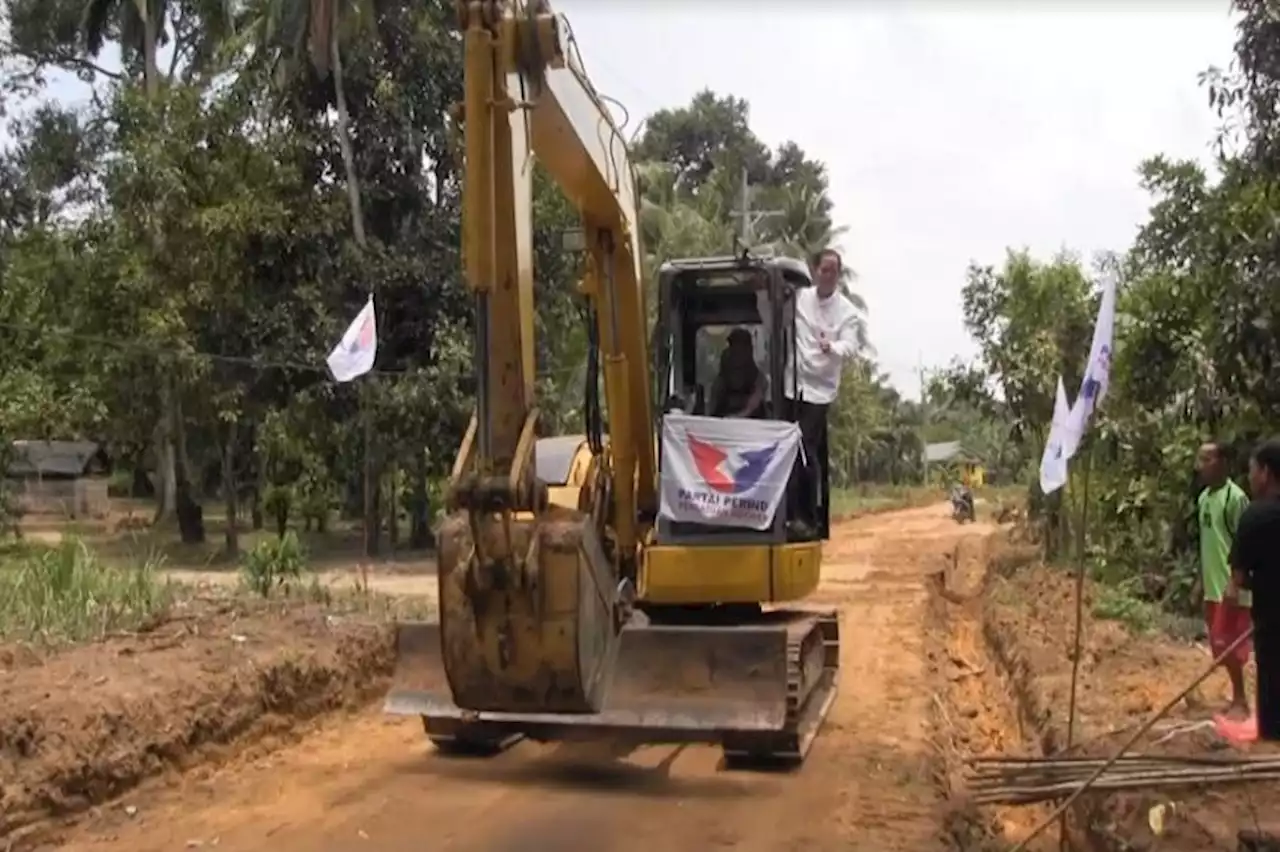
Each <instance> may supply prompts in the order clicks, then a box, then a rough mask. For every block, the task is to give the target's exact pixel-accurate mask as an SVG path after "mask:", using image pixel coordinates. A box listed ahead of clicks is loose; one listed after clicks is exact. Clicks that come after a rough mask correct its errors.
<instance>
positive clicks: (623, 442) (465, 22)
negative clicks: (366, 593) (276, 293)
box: [401, 0, 657, 713]
mask: <svg viewBox="0 0 1280 852" xmlns="http://www.w3.org/2000/svg"><path fill="white" fill-rule="evenodd" d="M459 15H460V19H461V24H462V29H463V50H464V62H465V76H464V101H463V104H462V120H463V128H464V141H465V157H466V162H465V168H464V178H463V262H464V265H465V277H466V281H467V284H468V286H469V288H470V289H471V291H472V293H473V294H474V297H475V311H476V326H475V361H476V370H477V395H476V411H475V415H474V417H473V419H472V424H471V428H469V429H468V430H467V434H466V436H465V437H464V439H463V443H462V446H461V447H460V449H459V452H458V456H457V459H456V461H455V464H454V472H453V478H452V482H451V486H450V491H449V498H448V508H449V515H448V517H447V518H446V521H445V523H444V525H443V528H442V530H441V536H440V539H441V544H440V559H439V577H440V586H439V588H440V609H441V616H440V630H439V633H440V643H441V649H440V653H441V656H442V657H443V660H444V669H445V673H446V675H447V677H448V684H449V690H450V692H451V694H452V698H453V701H454V702H456V704H457V706H458V707H461V708H462V709H464V710H467V711H497V712H525V713H530V712H559V713H591V712H596V711H598V710H599V709H600V707H601V704H602V702H603V699H604V695H605V693H606V692H607V690H608V688H609V684H610V682H611V675H612V669H613V663H614V661H615V659H616V655H617V650H618V645H619V635H620V633H621V632H622V626H623V623H624V622H625V621H626V619H627V617H628V615H629V608H630V602H631V600H632V599H633V598H634V594H633V592H634V588H635V586H634V584H635V581H636V578H637V573H638V570H637V568H638V561H639V554H640V535H641V534H642V532H643V531H642V530H641V529H640V524H639V521H640V519H642V518H646V519H651V518H652V517H653V515H654V513H655V512H656V508H657V507H656V501H657V497H656V491H657V488H656V480H657V469H656V459H655V448H654V443H653V438H652V434H653V432H652V429H653V413H652V405H651V402H650V399H649V380H648V370H649V356H648V351H647V350H648V336H647V334H646V331H645V317H646V310H645V304H644V290H643V283H642V281H641V274H640V269H641V254H640V244H639V234H638V222H637V216H638V209H639V208H638V199H637V196H636V183H635V179H634V176H633V173H632V167H631V162H630V159H629V158H628V156H627V148H626V145H625V142H624V140H623V138H622V135H621V133H620V132H619V129H618V127H617V126H616V125H615V123H614V121H613V118H612V117H611V116H610V114H609V111H608V109H607V107H606V106H605V104H604V103H603V101H602V100H601V99H600V97H599V95H598V94H597V93H596V91H595V90H594V88H593V87H592V86H591V84H590V82H589V81H588V80H587V78H586V76H585V75H584V73H583V71H582V68H581V64H580V62H578V61H577V60H576V59H575V58H573V57H572V56H567V55H566V49H567V48H568V46H569V44H570V41H571V40H570V39H569V38H568V35H567V32H566V29H565V25H564V24H563V23H562V22H561V21H560V20H559V19H558V18H557V17H556V16H555V15H553V14H552V12H551V10H550V9H549V8H548V7H547V5H546V4H545V3H541V2H535V3H531V4H528V5H525V4H517V3H515V2H510V0H487V2H469V3H463V4H460V6H459ZM535 160H536V162H538V163H539V164H541V166H542V167H543V168H544V169H546V171H547V172H548V173H549V174H550V176H551V177H552V178H553V179H554V180H555V181H556V183H557V184H558V185H559V186H560V188H561V189H562V190H563V191H564V193H565V195H566V196H567V197H568V199H569V201H570V202H571V203H572V204H573V205H574V206H575V207H576V208H577V210H578V212H579V214H580V216H581V221H582V234H583V235H584V237H585V239H584V240H583V242H584V246H583V248H584V249H585V252H586V264H585V266H586V270H585V274H584V280H583V282H582V291H583V293H584V295H585V296H586V298H587V300H588V302H589V304H590V306H591V309H592V310H591V311H590V313H591V315H592V317H593V323H594V327H593V328H592V329H591V331H592V332H593V333H592V335H591V337H592V339H593V344H598V348H599V351H598V352H593V355H597V356H599V362H600V363H602V364H603V376H604V392H605V393H604V395H605V403H606V406H607V410H608V414H609V426H610V434H609V440H608V442H607V446H606V445H605V442H604V440H603V435H602V429H601V428H600V425H599V424H598V423H597V425H596V428H595V430H594V431H595V432H596V439H595V440H594V441H591V442H590V443H591V453H592V463H591V472H590V474H589V478H590V481H591V487H589V488H584V489H582V492H581V493H582V495H583V496H582V498H581V500H580V502H579V505H578V507H577V511H572V510H565V509H562V508H559V507H555V506H551V505H549V501H548V495H547V488H546V485H545V484H543V483H542V482H541V481H540V480H539V478H538V476H537V471H536V470H535V464H534V461H535V457H536V456H535V452H534V450H535V447H536V444H537V440H538V438H539V436H540V428H539V423H538V409H537V406H536V400H535V397H534V388H535V383H534V354H533V353H534V339H533V335H534V328H535V324H534V290H533V287H534V281H533V241H532V234H533V222H532V216H533V204H532V170H533V167H534V162H535ZM593 363H596V362H595V360H594V359H593ZM595 378H596V377H594V376H592V377H589V380H588V381H589V382H590V383H591V384H592V385H593V386H594V382H595ZM596 414H597V415H599V411H598V410H597V411H596ZM588 431H589V432H591V431H593V430H591V429H588ZM406 635H409V636H410V639H412V631H408V632H406V631H403V630H402V632H401V637H402V642H403V641H404V637H405V636H406Z"/></svg>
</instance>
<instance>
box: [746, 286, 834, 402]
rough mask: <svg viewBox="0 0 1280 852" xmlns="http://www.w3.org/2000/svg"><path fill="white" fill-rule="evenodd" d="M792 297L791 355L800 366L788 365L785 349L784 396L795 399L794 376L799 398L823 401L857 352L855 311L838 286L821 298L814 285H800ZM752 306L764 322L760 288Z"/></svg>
mask: <svg viewBox="0 0 1280 852" xmlns="http://www.w3.org/2000/svg"><path fill="white" fill-rule="evenodd" d="M795 300H796V345H795V353H794V356H795V357H797V358H799V361H800V365H799V367H800V368H799V370H793V369H792V359H793V354H792V352H791V351H788V352H787V369H786V379H785V382H784V384H785V386H786V387H785V390H784V393H785V394H786V396H787V398H788V399H795V398H796V393H795V388H794V387H793V385H794V384H795V380H796V379H798V380H799V382H800V398H801V399H802V400H803V401H804V402H812V403H815V404H817V405H827V404H830V403H831V402H832V401H833V400H835V398H836V392H837V391H838V390H840V374H841V373H842V372H843V370H844V362H845V361H847V360H848V359H850V358H852V357H853V356H854V355H856V354H857V352H858V336H857V327H858V311H857V309H856V308H854V306H853V302H851V301H849V299H848V298H846V297H845V295H844V294H843V293H841V292H840V290H839V289H837V290H836V291H835V292H834V293H832V294H831V295H830V296H828V297H826V298H825V299H824V298H822V297H821V296H819V295H818V288H817V287H816V286H812V287H800V288H798V289H797V290H796V291H795ZM756 307H757V308H758V310H759V311H760V318H761V319H763V320H764V321H765V322H766V323H767V322H768V321H769V320H768V316H769V313H768V312H769V294H768V293H766V292H764V291H763V290H762V291H760V292H758V293H757V294H756ZM824 340H825V341H826V342H827V343H829V344H830V346H831V351H829V352H823V351H822V342H823V341H824ZM793 376H794V378H793Z"/></svg>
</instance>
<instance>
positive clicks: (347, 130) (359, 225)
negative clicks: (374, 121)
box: [329, 27, 365, 248]
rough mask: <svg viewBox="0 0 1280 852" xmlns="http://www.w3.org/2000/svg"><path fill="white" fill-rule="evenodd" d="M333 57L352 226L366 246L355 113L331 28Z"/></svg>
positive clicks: (340, 137)
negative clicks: (353, 121)
mask: <svg viewBox="0 0 1280 852" xmlns="http://www.w3.org/2000/svg"><path fill="white" fill-rule="evenodd" d="M329 61H330V62H331V63H332V64H333V95H334V100H336V101H337V104H338V147H339V148H340V149H341V151H342V165H343V168H345V169H346V172H347V201H348V202H349V203H350V205H351V230H352V231H354V232H355V235H356V244H357V245H358V246H360V248H364V247H365V236H364V208H363V207H362V206H361V204H360V176H359V175H358V174H357V173H356V158H355V153H354V152H353V151H352V150H351V114H350V112H348V110H347V92H346V87H345V86H344V85H343V79H342V51H340V50H339V49H338V32H337V28H336V27H331V28H330V33H329Z"/></svg>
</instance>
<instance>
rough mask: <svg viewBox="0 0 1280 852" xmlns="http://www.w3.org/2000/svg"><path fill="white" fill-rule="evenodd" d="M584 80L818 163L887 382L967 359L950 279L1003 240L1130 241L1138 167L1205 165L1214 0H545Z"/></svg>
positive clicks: (1040, 251) (913, 383)
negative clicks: (575, 51) (729, 103)
mask: <svg viewBox="0 0 1280 852" xmlns="http://www.w3.org/2000/svg"><path fill="white" fill-rule="evenodd" d="M554 6H555V8H556V10H557V11H558V12H561V13H563V14H564V15H565V16H566V17H567V18H568V19H569V21H570V23H571V24H572V26H573V29H574V33H575V35H576V36H577V40H578V43H579V45H580V47H581V50H582V55H583V60H584V62H585V64H586V66H587V71H588V74H589V76H590V77H591V78H592V80H593V81H594V83H595V85H596V87H597V89H599V90H601V91H602V92H604V93H605V94H608V95H610V96H612V97H615V98H617V99H618V100H621V101H622V102H623V103H624V104H625V105H626V106H627V108H628V111H629V112H630V113H631V115H632V116H638V115H646V114H649V113H651V112H653V111H654V110H656V109H661V108H663V107H673V106H680V105H683V104H686V103H688V102H689V100H690V99H691V98H692V97H693V95H694V94H695V93H696V92H698V91H699V90H701V89H704V88H710V89H712V90H714V91H715V92H717V93H718V94H722V95H723V94H733V95H736V96H738V97H741V98H745V99H746V100H747V101H748V102H749V103H750V105H751V125H752V128H753V129H754V130H755V131H756V133H757V134H758V135H759V136H760V137H761V138H762V139H763V140H764V141H765V142H766V143H767V144H769V145H771V146H775V147H776V146H777V145H778V144H779V143H781V142H782V141H784V140H786V139H791V140H793V141H795V142H796V143H797V144H799V145H800V146H801V147H802V148H803V149H804V150H805V151H806V152H807V153H808V154H809V155H810V156H812V157H815V158H817V159H819V160H821V161H823V162H825V163H826V165H827V168H828V171H829V173H830V179H831V198H832V200H833V202H834V204H835V218H836V220H837V223H838V224H841V225H845V226H847V228H848V236H847V237H846V238H845V239H844V241H843V245H842V246H841V249H842V251H843V252H844V254H845V260H846V262H847V263H849V264H850V265H851V266H852V267H853V268H854V269H855V270H856V272H857V274H858V283H857V285H856V286H857V288H858V289H859V291H860V292H861V293H862V295H863V297H864V298H865V299H866V301H867V307H868V324H869V328H870V334H871V341H872V344H873V345H874V346H875V348H876V350H877V356H878V360H879V362H880V364H881V367H882V369H884V370H885V371H886V372H887V373H888V374H889V376H890V378H891V380H892V382H893V384H894V385H895V386H896V387H897V388H898V389H899V390H900V391H902V392H904V393H905V394H907V395H910V396H918V391H919V384H920V374H919V370H920V368H921V367H922V366H923V367H925V368H929V367H934V366H943V365H945V364H946V363H947V362H948V361H949V360H951V359H952V358H953V357H955V356H961V357H963V358H966V359H968V358H970V357H972V356H973V355H974V353H975V351H976V349H975V347H974V346H973V344H972V342H971V341H970V340H969V338H968V335H967V334H966V333H965V331H964V327H963V320H962V316H961V307H960V291H961V288H962V287H963V286H964V275H965V270H966V268H967V267H968V265H969V263H970V261H977V262H979V263H981V264H992V265H998V264H999V263H1001V262H1002V260H1003V258H1004V254H1005V249H1006V248H1007V247H1014V248H1023V247H1025V248H1028V249H1030V250H1031V251H1032V252H1033V253H1034V254H1036V255H1038V256H1041V257H1044V258H1046V259H1048V258H1049V257H1051V256H1052V255H1053V254H1055V253H1056V252H1058V251H1059V250H1061V249H1063V248H1069V249H1071V250H1073V251H1076V252H1078V253H1079V254H1080V255H1081V256H1082V257H1084V258H1086V259H1088V258H1091V257H1092V256H1094V254H1095V253H1097V252H1100V251H1124V250H1125V249H1126V248H1128V246H1129V244H1130V242H1131V241H1132V238H1133V236H1134V233H1135V231H1136V229H1137V227H1138V226H1139V225H1140V223H1141V222H1142V221H1143V220H1144V219H1145V217H1146V212H1147V208H1148V206H1149V203H1148V198H1147V196H1146V194H1145V193H1144V192H1143V191H1142V190H1141V189H1140V187H1139V186H1138V179H1137V173H1136V169H1137V166H1138V164H1139V163H1140V162H1141V161H1142V160H1143V159H1145V158H1147V157H1150V156H1152V155H1154V154H1157V153H1164V154H1166V155H1168V156H1171V157H1177V158H1199V159H1204V160H1206V161H1207V159H1208V157H1209V154H1210V147H1209V146H1210V143H1211V142H1212V140H1213V137H1214V134H1215V132H1216V128H1217V121H1216V119H1215V117H1214V115H1213V113H1212V112H1211V111H1210V109H1209V106H1208V96H1207V93H1206V92H1205V91H1204V90H1203V89H1202V88H1200V87H1199V85H1198V83H1197V75H1198V74H1199V73H1200V72H1201V71H1204V70H1205V69H1206V68H1208V67H1209V66H1210V65H1219V66H1222V67H1226V66H1228V65H1229V63H1230V61H1231V58H1232V53H1231V47H1232V43H1233V40H1234V31H1233V28H1232V22H1231V18H1230V15H1229V8H1228V5H1227V3H1225V2H1214V0H1169V2H1161V3H1157V2H1139V0H1128V2H1114V3H1101V2H1076V3H1065V2H1061V3H1040V4H1035V3H1029V2H1023V3H1015V2H1013V0H1003V2H994V0H986V2H981V0H978V2H973V0H971V2H964V3H942V2H932V3H928V2H925V3H919V2H917V3H911V2H903V1H902V0H898V2H893V0H879V2H875V0H862V1H861V2H839V3H838V2H819V0H809V2H807V3H801V2H795V0H792V2H790V3H783V2H781V0H773V2H766V1H765V0H754V2H753V0H739V2H737V3H734V2H730V0H703V2H687V0H686V2H684V3H675V2H665V3H664V2H659V0H647V2H641V0H611V2H607V3H606V2H600V0H558V2H555V3H554Z"/></svg>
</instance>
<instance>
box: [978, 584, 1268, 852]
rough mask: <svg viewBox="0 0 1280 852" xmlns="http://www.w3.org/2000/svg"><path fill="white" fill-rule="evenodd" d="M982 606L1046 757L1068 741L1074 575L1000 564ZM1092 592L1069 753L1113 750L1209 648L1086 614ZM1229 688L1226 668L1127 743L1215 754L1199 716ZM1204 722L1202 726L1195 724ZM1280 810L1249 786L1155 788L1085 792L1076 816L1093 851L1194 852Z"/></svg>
mask: <svg viewBox="0 0 1280 852" xmlns="http://www.w3.org/2000/svg"><path fill="white" fill-rule="evenodd" d="M1000 573H1001V574H1003V576H1002V577H1000V578H999V579H996V580H994V581H993V583H992V587H991V589H990V590H989V594H988V595H987V597H986V600H985V603H984V613H983V617H984V626H985V631H986V634H987V639H988V642H989V644H990V645H991V646H992V649H993V651H994V653H995V656H997V657H998V658H999V659H1000V661H1001V663H1002V667H1003V668H1005V670H1006V671H1007V673H1008V676H1009V679H1010V681H1011V683H1010V686H1011V690H1012V692H1013V693H1014V694H1015V695H1016V696H1017V698H1018V703H1019V705H1020V711H1021V715H1022V716H1023V721H1024V724H1025V725H1026V727H1028V728H1030V729H1031V730H1030V731H1028V733H1033V735H1034V736H1035V738H1036V739H1038V740H1039V742H1040V743H1041V745H1042V747H1043V751H1044V752H1045V753H1050V754H1051V753H1054V752H1057V751H1059V750H1061V749H1063V748H1065V746H1066V742H1067V737H1066V734H1067V721H1068V703H1069V694H1070V687H1071V664H1072V660H1071V652H1072V647H1073V637H1074V631H1075V583H1074V578H1073V577H1072V576H1071V572H1070V571H1068V570H1065V569H1061V568H1053V567H1046V566H1043V565H1036V564H1032V565H1023V566H1021V567H1014V568H1011V569H1010V570H1005V571H1001V572H1000ZM1095 597H1096V589H1095V588H1094V586H1093V585H1092V584H1091V583H1086V585H1085V621H1084V640H1083V643H1082V652H1081V661H1080V674H1079V678H1080V680H1079V685H1078V690H1077V709H1076V736H1075V738H1074V742H1075V743H1076V747H1075V749H1074V751H1075V752H1078V753H1081V754H1085V755H1090V756H1109V755H1110V754H1112V753H1113V752H1114V751H1115V750H1116V749H1117V748H1118V747H1119V746H1120V745H1122V744H1123V742H1124V741H1125V740H1126V739H1128V738H1129V737H1130V736H1132V734H1133V732H1134V731H1135V730H1137V728H1138V727H1139V726H1140V725H1141V724H1142V723H1143V722H1145V721H1146V720H1147V719H1148V718H1150V716H1151V715H1152V714H1153V713H1155V711H1156V710H1158V709H1160V708H1161V707H1163V706H1164V704H1165V703H1167V702H1168V701H1169V699H1171V698H1173V697H1174V696H1175V695H1176V694H1177V693H1178V692H1180V691H1181V690H1182V689H1183V688H1184V687H1185V686H1186V685H1187V684H1189V683H1191V682H1192V681H1193V680H1195V678H1196V677H1197V676H1199V675H1200V674H1201V673H1202V672H1203V671H1204V669H1205V667H1206V666H1207V665H1208V664H1209V661H1210V658H1209V654H1208V651H1207V650H1206V649H1205V648H1204V647H1202V646H1198V645H1191V644H1188V643H1186V642H1181V641H1177V640H1174V639H1171V638H1168V637H1167V636H1164V635H1161V634H1158V633H1144V634H1135V633H1133V632H1132V631H1130V630H1129V629H1128V628H1126V627H1125V626H1124V625H1122V624H1120V623H1118V622H1114V621H1103V620H1099V619H1096V618H1094V617H1093V616H1092V611H1093V602H1094V600H1095ZM1227 696H1228V686H1227V681H1226V675H1225V674H1222V673H1217V674H1214V675H1213V676H1211V677H1210V679H1209V680H1208V681H1206V682H1205V683H1203V684H1202V685H1201V686H1200V687H1199V688H1198V689H1197V690H1196V691H1194V692H1193V693H1192V694H1191V695H1190V696H1188V698H1187V699H1185V700H1184V701H1183V702H1181V703H1180V704H1179V706H1177V707H1176V708H1175V710H1174V711H1173V712H1172V713H1171V714H1169V716H1168V717H1166V719H1165V720H1163V721H1161V722H1160V723H1157V725H1156V726H1155V728H1154V729H1153V730H1152V732H1151V733H1150V734H1149V735H1148V736H1146V737H1144V739H1143V741H1142V742H1141V743H1139V744H1138V745H1137V746H1136V747H1135V748H1134V749H1133V751H1135V752H1140V753H1168V754H1185V755H1198V754H1205V753H1209V752H1218V751H1220V749H1221V748H1222V744H1221V743H1219V742H1217V741H1216V740H1215V738H1213V737H1212V736H1211V735H1210V734H1209V733H1208V732H1207V731H1205V730H1204V729H1203V726H1202V723H1203V722H1204V721H1205V720H1207V719H1209V718H1210V717H1211V716H1212V714H1213V713H1214V712H1215V711H1217V710H1218V709H1220V708H1221V707H1222V706H1223V705H1224V704H1225V703H1226V699H1227ZM1198 724H1200V725H1201V727H1197V725H1198ZM1170 804H1172V805H1173V806H1174V807H1173V808H1171V809H1168V812H1169V813H1171V814H1173V816H1172V817H1171V818H1169V819H1167V820H1166V821H1165V826H1164V828H1163V831H1162V834H1161V835H1160V836H1159V837H1156V836H1154V835H1153V833H1152V830H1151V828H1150V826H1149V825H1148V814H1149V813H1150V811H1151V809H1152V808H1153V807H1156V806H1157V805H1165V806H1166V807H1167V806H1168V805H1170ZM1277 813H1280V790H1275V789H1271V787H1270V786H1268V787H1263V786H1258V785H1254V786H1251V787H1217V788H1213V789H1209V790H1199V789H1194V788H1169V789H1163V790H1161V789H1153V790H1151V791H1150V792H1141V793H1139V792H1135V793H1124V794H1100V795H1097V796H1092V795H1088V794H1086V796H1085V797H1083V798H1082V800H1081V805H1080V807H1079V808H1078V809H1077V810H1076V812H1075V814H1074V820H1073V821H1074V822H1075V824H1076V826H1077V827H1078V828H1079V829H1080V830H1082V831H1083V832H1084V833H1085V834H1087V841H1088V843H1089V844H1090V847H1089V848H1094V849H1127V850H1139V849H1155V848H1158V849H1160V850H1161V852H1192V850H1197V851H1198V850H1204V849H1209V848H1221V849H1234V848H1236V833H1237V832H1238V831H1239V830H1241V829H1250V828H1256V827H1258V826H1259V824H1260V822H1259V821H1260V820H1261V821H1262V822H1261V825H1262V827H1263V828H1270V829H1271V830H1275V828H1276V826H1275V825H1267V824H1266V820H1267V819H1274V817H1273V816H1267V817H1260V816H1259V815H1274V814H1277Z"/></svg>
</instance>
